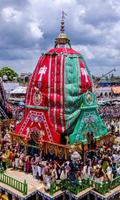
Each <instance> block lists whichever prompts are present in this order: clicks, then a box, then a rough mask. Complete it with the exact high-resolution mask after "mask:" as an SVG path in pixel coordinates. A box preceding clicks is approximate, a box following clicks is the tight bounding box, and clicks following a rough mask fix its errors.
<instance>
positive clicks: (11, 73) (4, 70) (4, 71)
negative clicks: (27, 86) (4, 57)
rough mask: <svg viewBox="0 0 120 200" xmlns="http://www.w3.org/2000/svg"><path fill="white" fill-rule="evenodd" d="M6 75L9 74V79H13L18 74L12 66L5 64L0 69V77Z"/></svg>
mask: <svg viewBox="0 0 120 200" xmlns="http://www.w3.org/2000/svg"><path fill="white" fill-rule="evenodd" d="M4 75H6V76H7V78H8V80H9V81H12V80H13V79H14V77H18V74H17V73H16V72H15V71H14V70H13V69H11V68H9V67H7V66H5V67H2V68H1V69H0V77H3V76H4Z"/></svg>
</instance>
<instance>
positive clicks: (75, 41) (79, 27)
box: [0, 0, 120, 74]
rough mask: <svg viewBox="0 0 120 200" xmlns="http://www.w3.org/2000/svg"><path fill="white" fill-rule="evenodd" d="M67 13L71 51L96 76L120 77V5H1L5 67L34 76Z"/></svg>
mask: <svg viewBox="0 0 120 200" xmlns="http://www.w3.org/2000/svg"><path fill="white" fill-rule="evenodd" d="M62 10H64V11H65V12H66V13H67V16H66V17H65V32H66V33H67V34H68V36H69V38H70V39H71V44H72V47H73V48H75V49H77V50H78V51H81V53H82V54H83V56H84V57H85V59H86V62H87V64H88V67H89V68H90V70H91V72H92V73H93V74H101V73H103V72H105V73H106V72H108V71H109V70H111V69H112V68H113V67H116V68H117V72H116V73H117V74H118V73H120V65H119V63H120V39H119V35H120V2H119V0H116V1H114V0H107V1H105V0H96V1H94V0H89V1H88V0H49V1H46V0H34V1H33V0H20V1H19V2H18V1H14V0H1V1H0V20H1V26H0V38H1V40H0V51H1V54H0V66H1V67H2V66H3V65H8V66H10V67H13V68H14V67H15V66H16V70H17V71H19V72H22V71H31V72H32V71H33V70H34V68H35V63H36V62H37V60H38V58H39V56H40V53H41V52H42V51H46V50H48V49H49V48H51V47H54V40H55V38H56V36H57V35H58V33H59V29H60V19H61V12H62ZM101 69H102V71H101Z"/></svg>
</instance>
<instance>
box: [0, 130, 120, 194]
mask: <svg viewBox="0 0 120 200" xmlns="http://www.w3.org/2000/svg"><path fill="white" fill-rule="evenodd" d="M110 146H111V148H109V147H110ZM8 167H9V168H11V169H13V170H21V171H24V172H25V173H32V175H33V177H34V178H37V179H39V180H40V181H41V182H43V183H44V185H45V189H46V190H49V189H50V186H51V183H53V182H60V181H62V180H66V179H67V180H69V181H70V182H75V183H76V182H79V181H81V180H83V179H86V178H91V179H92V180H95V181H99V182H101V181H112V180H113V179H114V178H115V177H117V176H119V175H120V147H119V145H112V144H111V145H110V144H109V145H108V144H107V143H106V144H104V145H103V146H102V147H101V148H99V149H98V150H96V151H95V152H89V153H88V154H87V156H86V159H85V160H83V158H82V154H81V153H80V152H77V151H76V150H75V149H71V152H70V156H69V159H68V160H65V159H64V158H59V157H56V156H55V155H53V154H50V153H49V154H48V155H43V154H42V152H38V153H36V154H34V155H33V156H32V155H30V154H29V152H28V151H26V149H25V147H24V146H21V145H19V144H18V143H14V144H12V143H11V138H10V134H9V129H5V130H3V131H2V134H1V143H0V169H1V170H6V169H7V168H8Z"/></svg>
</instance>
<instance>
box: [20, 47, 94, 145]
mask: <svg viewBox="0 0 120 200" xmlns="http://www.w3.org/2000/svg"><path fill="white" fill-rule="evenodd" d="M88 89H90V90H92V80H91V77H90V73H89V71H88V69H87V68H86V64H85V62H84V60H83V58H82V57H81V54H79V53H78V52H76V51H74V50H73V49H68V48H55V49H51V50H50V51H49V52H48V53H46V54H45V55H43V56H42V57H41V58H40V59H39V61H38V64H37V66H36V68H35V70H34V72H33V75H32V77H31V80H30V83H29V86H28V89H27V95H26V101H25V104H26V105H27V106H28V107H29V106H40V107H42V108H43V109H42V111H41V112H46V111H44V107H47V108H48V110H47V115H46V114H45V116H48V118H49V119H46V121H49V124H50V126H51V132H52V131H53V129H54V131H55V132H56V133H58V134H59V135H60V134H62V133H68V134H69V133H72V131H73V129H74V126H75V125H76V123H77V119H78V117H79V115H80V96H81V94H82V93H84V92H86V91H87V90H88ZM28 112H29V108H26V112H25V113H26V114H25V116H28ZM25 120H26V119H25V117H24V119H23V121H25ZM22 123H24V122H22ZM26 128H27V127H26ZM24 131H25V129H24ZM18 132H19V131H18ZM24 134H25V133H24ZM51 134H52V133H51ZM58 134H56V137H58ZM53 141H54V142H56V141H57V142H58V140H56V139H55V138H54V139H53Z"/></svg>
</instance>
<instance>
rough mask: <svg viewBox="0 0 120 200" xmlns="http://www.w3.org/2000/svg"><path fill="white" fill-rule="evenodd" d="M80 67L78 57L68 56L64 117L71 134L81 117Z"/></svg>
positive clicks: (65, 71) (66, 62)
mask: <svg viewBox="0 0 120 200" xmlns="http://www.w3.org/2000/svg"><path fill="white" fill-rule="evenodd" d="M80 84H81V81H80V66H79V60H78V55H68V56H67V57H66V58H65V67H64V116H65V121H66V129H69V128H70V129H69V130H68V132H70V133H71V130H72V128H73V127H74V126H75V125H76V121H77V118H78V116H79V115H80V96H81V89H80V88H81V85H80Z"/></svg>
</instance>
